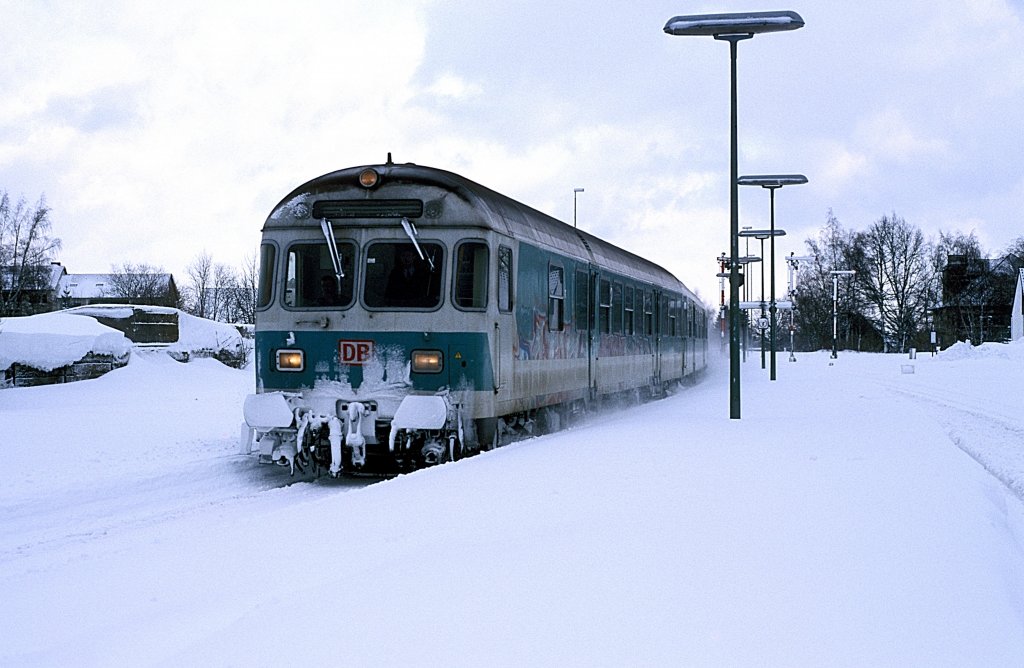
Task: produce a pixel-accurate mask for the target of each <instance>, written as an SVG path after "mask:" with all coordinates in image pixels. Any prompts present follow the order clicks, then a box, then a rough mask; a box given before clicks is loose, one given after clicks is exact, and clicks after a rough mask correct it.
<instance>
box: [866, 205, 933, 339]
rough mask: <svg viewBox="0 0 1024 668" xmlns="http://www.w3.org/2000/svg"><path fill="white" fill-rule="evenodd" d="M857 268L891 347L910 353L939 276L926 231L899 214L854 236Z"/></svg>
mask: <svg viewBox="0 0 1024 668" xmlns="http://www.w3.org/2000/svg"><path fill="white" fill-rule="evenodd" d="M852 251H853V255H852V258H851V259H852V261H853V262H852V263H853V265H854V266H853V267H851V268H853V269H856V271H857V275H856V277H855V282H856V285H857V287H858V289H859V290H860V291H861V293H862V294H863V295H864V297H865V298H866V299H867V301H868V302H869V303H870V305H871V310H870V311H869V312H868V314H867V315H868V317H869V318H870V319H871V320H873V321H874V323H875V324H876V326H877V327H878V329H879V330H880V331H881V332H882V336H883V340H884V345H885V350H886V351H887V352H888V351H889V350H890V349H895V350H897V351H899V352H905V351H906V350H907V348H908V347H909V346H910V345H911V343H912V340H913V338H914V336H915V335H916V334H917V331H918V328H919V327H920V326H921V325H922V323H923V322H924V318H925V314H926V312H927V309H928V306H929V297H930V296H931V294H932V291H933V287H932V286H933V284H934V275H933V269H932V265H931V263H930V261H929V256H930V255H931V253H930V252H929V246H928V244H927V243H926V242H925V239H924V234H922V233H921V230H920V229H919V228H917V227H914V226H911V225H910V224H908V223H907V222H906V221H905V220H904V219H903V218H900V217H899V216H897V215H896V214H895V213H893V214H892V216H882V217H881V218H880V219H879V220H877V221H876V222H875V223H873V224H872V225H871V227H870V228H869V229H868V231H867V232H860V233H857V234H856V235H854V240H853V248H852Z"/></svg>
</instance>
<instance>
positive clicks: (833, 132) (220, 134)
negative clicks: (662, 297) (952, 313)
mask: <svg viewBox="0 0 1024 668" xmlns="http://www.w3.org/2000/svg"><path fill="white" fill-rule="evenodd" d="M242 7H244V9H241V8H242ZM781 9H788V10H793V11H796V12H798V13H799V14H800V15H801V16H802V17H803V18H804V20H805V22H806V26H805V27H804V28H803V29H801V30H797V31H794V32H786V33H775V34H767V35H759V36H757V37H755V38H754V39H752V40H749V41H745V42H742V43H741V44H740V46H739V140H740V155H739V170H740V174H778V173H802V174H805V175H807V177H808V179H809V183H808V184H807V185H802V186H794V187H787V188H784V189H783V190H781V191H779V192H778V194H777V196H776V221H777V223H776V224H777V226H778V227H780V228H782V229H785V230H787V232H788V236H787V237H786V238H784V239H782V240H780V242H779V243H778V247H777V255H778V256H781V255H783V254H789V253H790V252H791V251H795V252H796V253H797V255H800V254H802V253H803V252H804V251H805V246H804V243H803V242H804V240H805V239H806V238H808V237H809V236H814V235H815V234H816V233H817V231H818V230H819V228H820V227H821V226H822V224H823V223H824V222H825V220H826V216H827V212H828V210H829V209H830V208H831V209H832V210H833V211H834V213H835V215H836V216H837V217H838V218H839V220H840V221H841V222H842V223H843V225H844V226H845V227H847V228H852V229H865V228H867V227H868V226H869V225H870V224H871V223H872V222H874V221H875V220H877V219H878V218H880V217H881V216H882V215H886V214H891V213H893V212H895V213H896V214H897V215H899V216H902V217H904V218H905V219H906V220H907V221H908V222H910V223H913V224H915V225H918V226H920V227H921V228H922V229H924V230H925V232H926V233H927V234H929V235H936V234H937V233H938V231H939V230H943V231H951V230H959V231H962V232H972V231H973V232H975V233H976V234H977V236H978V238H979V240H980V241H981V243H982V246H983V247H984V248H985V249H986V250H988V251H990V252H992V253H993V254H994V253H998V252H999V251H1001V250H1002V249H1004V248H1005V247H1006V246H1007V245H1008V244H1009V243H1010V242H1011V241H1012V240H1013V239H1014V238H1016V237H1018V236H1022V235H1024V214H1022V211H1024V55H1022V54H1024V24H1022V14H1024V2H1022V1H1021V0H971V1H970V2H962V1H957V2H954V1H953V0H903V1H901V2H889V1H883V0H863V1H861V2H856V3H851V2H838V1H830V2H822V1H818V2H806V1H805V2H799V1H794V2H790V3H789V4H767V3H763V2H747V3H729V2H717V3H714V2H685V1H679V0H676V1H674V2H665V1H661V0H646V1H645V2H642V3H633V2H630V3H626V2H614V3H613V2H593V1H591V0H587V1H582V0H580V1H566V2H551V1H550V0H524V1H515V0H512V1H511V2H510V1H508V0H502V1H501V2H496V1H494V0H473V1H472V2H450V1H448V0H436V1H430V0H422V1H412V0H410V1H406V2H401V1H398V0H395V1H391V2H365V1H354V0H353V1H346V0H330V1H329V2H303V1H301V0H298V1H294V2H290V3H280V2H249V3H245V4H244V5H239V4H238V3H234V2H210V0H203V1H201V2H194V3H193V2H175V3H157V2H138V1H135V0H133V1H131V2H119V1H115V0H111V1H108V2H104V3H80V2H71V1H68V2H43V1H34V2H25V1H22V0H0V17H2V18H3V20H2V22H0V52H2V57H0V190H6V191H7V192H8V193H10V194H11V195H12V196H14V197H18V196H21V195H24V196H25V197H26V198H27V199H28V200H30V201H33V202H34V201H35V200H37V199H38V197H39V196H40V195H45V196H46V199H47V202H48V204H49V205H50V206H51V207H52V209H53V213H52V220H53V233H54V235H55V236H58V237H60V238H61V239H62V240H63V244H64V247H63V250H62V252H61V255H60V260H61V261H62V262H63V263H64V264H65V266H66V267H67V269H68V271H70V272H72V273H86V272H104V271H108V270H109V269H110V267H111V265H112V264H120V263H122V262H133V263H147V264H150V265H158V266H162V267H163V268H164V269H166V270H167V271H171V272H173V273H175V275H176V277H177V278H178V280H179V283H184V282H185V278H186V277H185V267H186V266H187V265H188V263H189V261H190V260H192V259H193V258H194V257H195V256H196V255H198V254H199V253H201V252H203V251H204V250H205V251H207V252H209V253H210V254H211V255H212V256H213V257H214V259H215V260H216V261H219V262H223V263H226V264H230V265H240V264H241V263H242V261H243V260H244V259H245V257H246V256H247V255H248V254H250V253H252V252H253V250H254V249H255V248H256V246H257V244H258V242H259V230H260V228H261V226H262V224H263V221H264V220H265V218H266V216H267V214H268V213H269V211H270V209H271V208H272V207H273V206H274V205H275V204H276V203H277V202H278V201H279V200H280V199H281V198H282V197H283V196H284V195H285V194H287V193H288V192H289V191H290V190H291V189H292V188H294V187H295V186H297V185H299V184H301V183H303V182H305V181H307V180H309V179H311V178H313V177H316V176H319V175H320V174H323V173H326V172H330V171H333V170H335V169H340V168H344V167H350V166H354V165H362V164H370V163H379V162H383V161H384V160H385V158H386V156H387V153H388V152H389V151H390V152H392V153H393V155H394V159H395V160H396V161H397V162H415V163H418V164H423V165H430V166H434V167H440V168H444V169H449V170H451V171H455V172H458V173H461V174H463V175H465V176H467V177H469V178H471V179H473V180H475V181H478V182H480V183H482V184H484V185H486V186H489V187H491V188H493V189H495V190H498V191H500V192H503V193H505V194H508V195H510V196H512V197H514V198H516V199H518V200H520V201H522V202H524V203H526V204H529V205H531V206H533V207H535V208H538V209H540V210H541V211H544V212H546V213H549V214H551V215H554V216H556V217H558V218H560V219H562V220H564V221H567V222H570V223H571V222H572V217H573V188H584V189H585V191H584V192H583V193H580V194H579V195H578V196H577V203H578V221H579V226H580V227H582V228H585V229H587V230H588V231H591V232H593V233H594V234H597V235H598V236H601V237H604V238H606V239H608V240H609V241H611V242H613V243H615V244H618V245H620V246H623V247H625V248H627V249H629V250H632V251H634V252H636V253H639V254H641V255H644V256H646V257H649V258H651V259H653V260H654V261H656V262H658V263H659V264H661V265H663V266H664V267H666V268H667V269H669V270H670V271H672V272H673V273H675V274H676V275H677V276H679V277H680V278H681V279H682V280H683V281H684V282H686V283H687V284H688V285H690V286H691V287H693V288H695V289H697V290H698V291H699V292H700V293H701V294H702V296H703V297H704V298H705V299H706V300H707V301H709V302H712V303H714V304H717V303H718V279H716V278H715V277H714V274H715V273H716V272H717V271H718V266H717V263H716V261H715V257H716V256H718V255H719V254H720V253H722V252H723V251H726V250H727V249H728V224H729V188H728V171H729V58H728V55H729V49H728V45H727V44H726V43H724V42H716V41H715V40H713V39H711V38H698V37H672V36H669V35H666V34H665V33H664V32H663V28H664V25H665V23H666V22H667V20H668V19H670V18H671V17H673V16H676V15H680V14H700V13H717V12H734V11H748V10H749V11H767V10H781ZM740 215H741V225H752V226H754V227H766V226H767V225H768V215H769V199H768V193H767V191H764V190H762V189H761V188H743V189H741V193H740ZM754 243H755V244H756V243H757V242H754ZM753 251H754V248H752V249H751V252H753ZM778 264H779V265H780V267H779V274H778V275H779V280H780V281H782V282H783V285H784V281H785V271H784V268H783V267H782V265H783V264H784V263H781V262H779V263H778Z"/></svg>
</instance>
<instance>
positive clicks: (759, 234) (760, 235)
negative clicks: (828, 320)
mask: <svg viewBox="0 0 1024 668" xmlns="http://www.w3.org/2000/svg"><path fill="white" fill-rule="evenodd" d="M740 185H743V184H742V183H740ZM740 236H741V237H747V238H750V237H753V238H755V239H757V240H758V241H760V242H761V257H764V240H765V239H771V240H772V244H771V246H772V248H771V253H772V258H771V266H772V274H773V276H772V294H771V306H772V308H771V310H770V311H769V313H770V314H771V316H770V320H769V321H768V322H769V326H768V332H769V335H770V337H771V341H772V344H773V345H772V362H774V361H775V345H774V343H775V280H774V279H775V277H774V274H775V237H783V236H786V231H785V230H776V229H775V228H774V226H773V227H772V229H770V230H752V229H751V230H747V229H745V230H742V231H741V232H740ZM764 310H765V309H764V262H762V263H761V317H762V318H764ZM758 329H760V330H761V368H762V369H763V368H764V328H763V327H759V328H758ZM774 370H775V365H774V364H772V371H774ZM772 380H775V374H772Z"/></svg>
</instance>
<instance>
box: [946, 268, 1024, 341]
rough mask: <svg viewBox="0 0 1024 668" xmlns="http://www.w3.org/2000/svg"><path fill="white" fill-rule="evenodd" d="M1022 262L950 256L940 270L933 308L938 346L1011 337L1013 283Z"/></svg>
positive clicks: (1004, 339) (1000, 339)
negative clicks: (938, 291) (936, 304)
mask: <svg viewBox="0 0 1024 668" xmlns="http://www.w3.org/2000/svg"><path fill="white" fill-rule="evenodd" d="M1021 265H1022V261H1021V258H1018V257H1017V256H1016V255H1014V254H1013V253H1010V254H1008V255H1006V256H1004V257H1001V258H993V259H986V258H977V257H971V256H966V255H950V256H948V258H947V262H946V267H945V269H943V271H942V305H941V306H939V307H937V308H935V309H934V315H935V327H936V330H937V331H938V333H939V339H940V341H939V344H940V345H942V346H948V345H950V344H952V343H954V342H956V341H968V340H969V341H971V342H972V343H974V344H980V343H983V342H985V341H1006V340H1007V339H1009V338H1011V336H1010V335H1011V314H1012V311H1013V309H1012V302H1013V291H1014V283H1015V282H1016V281H1017V275H1018V273H1019V270H1020V269H1021Z"/></svg>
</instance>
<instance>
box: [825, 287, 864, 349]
mask: <svg viewBox="0 0 1024 668" xmlns="http://www.w3.org/2000/svg"><path fill="white" fill-rule="evenodd" d="M829 273H830V274H832V359H836V358H837V357H839V355H838V354H837V352H836V334H837V330H838V329H839V277H840V276H853V275H854V274H856V273H857V272H856V271H854V270H853V269H836V270H833V271H830V272H829Z"/></svg>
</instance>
